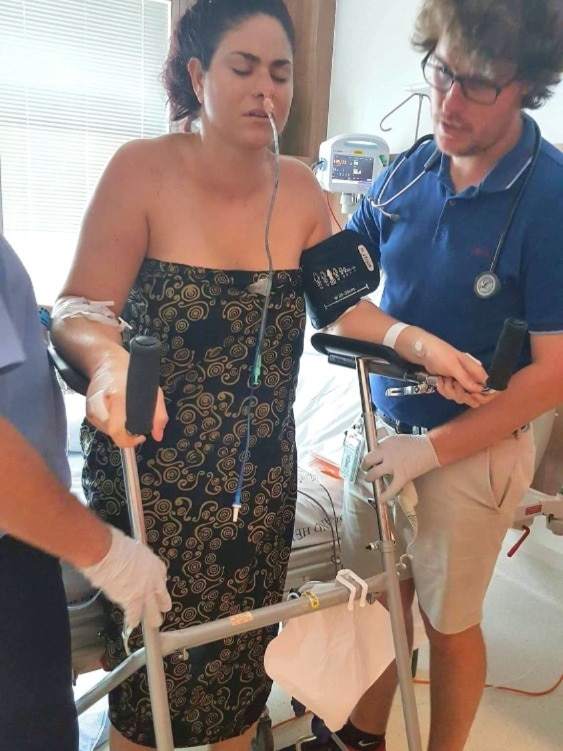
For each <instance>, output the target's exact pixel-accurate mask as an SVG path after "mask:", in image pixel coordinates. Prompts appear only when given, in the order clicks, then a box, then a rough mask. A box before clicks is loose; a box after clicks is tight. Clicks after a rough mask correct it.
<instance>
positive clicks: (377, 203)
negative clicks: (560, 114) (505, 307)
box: [368, 122, 542, 298]
mask: <svg viewBox="0 0 563 751" xmlns="http://www.w3.org/2000/svg"><path fill="white" fill-rule="evenodd" d="M534 131H535V142H534V151H533V154H532V157H531V158H530V161H529V163H528V164H527V165H526V166H525V167H524V169H525V170H527V171H526V177H525V178H524V182H523V183H522V185H521V187H520V190H519V191H518V195H517V196H516V198H515V200H514V202H513V204H512V206H511V208H510V212H509V214H508V217H507V220H506V222H505V224H504V227H503V230H502V232H501V235H500V238H499V241H498V243H497V247H496V249H495V252H494V255H493V259H492V261H491V265H490V267H489V270H488V272H482V274H480V275H479V276H488V277H489V278H490V281H491V282H492V284H493V285H495V286H494V287H493V291H492V292H489V293H488V294H486V295H485V294H482V295H481V294H479V292H478V291H476V294H477V296H478V297H483V298H485V297H491V296H492V294H495V293H496V292H498V290H499V289H500V281H499V280H498V277H497V276H496V269H497V267H498V263H499V260H500V256H501V253H502V250H503V248H504V246H505V244H506V239H507V237H508V233H509V232H510V229H511V227H512V223H513V221H514V217H515V215H516V211H517V209H518V206H519V205H520V202H521V200H522V197H523V195H524V193H525V191H526V188H527V187H528V183H529V182H530V178H531V177H532V174H533V172H534V169H535V166H536V164H537V161H538V157H539V154H540V150H541V144H542V137H541V133H540V129H539V127H538V125H537V123H536V122H534ZM433 138H434V136H433V135H432V134H427V135H425V136H422V137H421V138H419V139H418V140H417V141H416V142H415V143H414V144H413V145H412V146H411V147H410V149H409V150H408V151H407V152H405V154H404V155H403V156H402V157H401V159H399V162H398V163H397V165H396V166H395V167H394V168H393V169H392V170H391V172H390V173H389V175H388V177H387V178H386V180H385V181H384V183H383V185H382V186H381V190H380V191H379V193H378V195H377V198H376V199H375V200H374V199H373V198H368V200H369V203H370V205H371V206H372V207H373V208H374V209H377V210H378V211H380V212H381V213H382V214H383V215H384V216H387V217H388V218H390V219H392V220H393V221H397V220H398V219H399V215H398V214H390V213H388V212H386V211H384V209H385V207H386V206H388V205H389V204H390V203H392V202H393V201H395V200H396V199H397V198H399V197H400V196H402V195H403V194H404V193H406V192H407V191H408V190H410V188H412V186H413V185H415V184H416V183H417V182H418V181H419V180H420V179H421V178H423V177H424V175H426V174H427V172H428V171H429V170H430V168H431V167H432V166H433V165H434V164H435V163H436V160H437V159H438V158H439V157H440V155H441V152H440V150H439V149H435V151H434V152H433V153H432V154H431V155H430V157H429V158H428V159H427V160H426V162H425V163H424V165H423V167H422V171H421V172H420V173H419V174H418V175H417V176H416V177H414V178H413V179H412V180H411V181H410V182H409V183H408V184H407V185H405V186H404V187H403V188H401V189H400V190H399V191H397V192H396V193H394V194H393V195H392V196H391V197H390V198H387V199H386V200H383V195H384V193H385V191H386V189H387V186H388V185H389V183H390V182H391V180H392V179H393V177H394V176H395V175H396V174H397V172H398V170H399V169H400V168H401V166H402V165H403V164H404V163H405V162H406V160H407V159H408V158H409V157H410V156H411V155H412V154H413V153H414V152H415V151H416V150H417V149H418V147H419V146H420V145H421V144H423V143H425V142H426V141H430V140H432V139H433ZM479 276H478V278H479ZM476 282H477V280H476Z"/></svg>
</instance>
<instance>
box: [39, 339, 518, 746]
mask: <svg viewBox="0 0 563 751" xmlns="http://www.w3.org/2000/svg"><path fill="white" fill-rule="evenodd" d="M501 340H502V337H501ZM312 344H313V346H314V347H315V349H317V350H318V351H319V352H321V353H322V354H325V355H327V356H328V360H329V362H332V363H335V364H338V365H343V366H346V367H353V368H355V369H356V371H357V375H358V383H359V389H360V397H361V404H362V413H363V418H364V424H365V432H366V442H367V448H368V451H372V450H373V449H374V448H376V447H377V431H376V421H375V412H374V408H373V405H372V401H371V392H370V385H369V376H370V374H372V373H373V374H378V375H383V376H386V377H388V378H393V379H397V380H399V381H402V382H403V388H402V389H393V390H392V391H393V392H395V393H397V392H402V393H424V392H428V391H432V390H433V389H434V383H435V381H433V379H432V376H429V374H428V373H426V372H425V371H424V370H422V369H420V368H415V366H413V365H412V364H410V363H407V362H406V361H403V360H402V359H401V358H400V357H398V355H396V353H395V352H394V351H393V350H391V349H389V348H388V347H384V346H382V345H375V344H370V343H368V342H364V341H359V340H355V339H348V338H344V337H339V336H333V335H330V334H315V335H314V336H313V337H312ZM499 344H500V342H499ZM520 344H521V339H520ZM515 346H516V345H515ZM498 349H499V347H497V350H498ZM505 349H506V348H505ZM513 349H514V348H513ZM517 349H518V352H519V350H520V346H518V347H517ZM518 352H517V353H516V356H513V355H512V357H513V359H514V360H515V357H517V354H518ZM50 355H51V359H52V360H53V362H54V364H55V366H56V368H57V370H58V371H59V373H60V375H61V377H62V378H63V380H65V382H66V383H67V384H68V385H69V386H70V387H71V388H72V389H73V390H75V391H78V392H79V393H82V394H85V393H86V388H87V383H86V381H85V379H84V377H83V376H82V375H81V374H79V373H77V372H76V371H74V370H73V368H72V367H71V366H69V365H68V363H66V362H64V361H63V360H62V358H61V357H60V355H59V354H58V353H57V352H56V351H55V350H53V348H52V347H51V348H50ZM507 357H509V356H508V354H507V352H506V351H504V352H503V363H504V364H505V363H506V360H507ZM509 359H510V357H509ZM159 360H160V342H158V340H156V339H154V338H153V337H136V338H135V339H133V340H132V342H131V364H130V368H129V375H128V381H127V416H128V417H127V429H128V430H129V431H130V432H131V433H132V434H138V435H141V434H147V433H149V432H150V430H151V427H152V415H153V412H154V405H155V400H156V392H157V389H158V370H159ZM507 367H508V369H511V368H510V366H507ZM491 379H492V376H491ZM491 379H490V380H491ZM405 383H406V384H408V385H406V386H405V385H404V384H405ZM121 457H122V463H123V470H124V476H125V483H126V490H127V502H128V505H129V513H130V517H131V521H132V527H133V531H134V535H135V538H136V539H138V540H140V541H141V542H143V543H145V544H146V535H145V526H144V516H143V509H142V501H141V493H140V488H139V478H138V474H137V464H136V456H135V449H133V448H130V449H122V451H121ZM383 488H384V485H383V481H382V480H378V481H376V482H375V483H374V485H373V491H374V493H373V495H374V497H373V500H371V501H370V502H371V505H372V506H373V507H374V510H375V513H376V514H377V522H378V526H379V531H380V538H381V539H380V541H377V542H374V543H373V545H372V546H370V547H373V549H377V550H379V552H380V553H381V557H382V562H383V573H382V574H379V575H377V576H373V577H370V578H368V579H367V580H366V584H367V591H368V592H369V593H370V594H371V595H373V596H380V595H381V594H383V593H384V592H386V594H387V602H388V610H389V617H390V622H391V630H392V635H393V643H394V650H395V660H396V665H397V674H398V680H399V687H400V692H401V699H402V705H403V714H404V722H405V731H406V736H407V744H408V749H409V751H422V744H421V736H420V726H419V721H418V713H417V708H416V701H415V696H414V685H413V681H412V672H411V655H410V648H409V644H408V639H407V633H406V628H405V620H404V614H403V607H402V602H401V594H400V587H399V578H398V574H397V565H396V560H395V540H394V536H393V531H392V527H391V521H390V516H389V509H388V506H387V504H385V503H380V501H379V497H380V495H381V492H382V491H383ZM364 590H365V588H364ZM361 594H362V588H361V587H359V588H358V589H357V591H356V594H355V597H356V598H359V597H360V596H361ZM349 597H350V592H349V590H348V588H346V587H343V586H342V585H341V584H339V583H337V582H336V581H335V582H334V584H333V585H332V586H330V585H329V586H327V588H326V591H324V592H323V593H322V594H319V595H318V596H316V597H315V598H314V601H313V600H312V599H311V598H308V597H299V598H293V599H290V600H287V601H285V602H282V603H279V604H277V605H270V606H266V607H262V608H257V609H255V610H251V611H244V612H242V613H239V614H237V615H235V616H231V617H227V618H222V619H219V620H216V621H212V622H210V623H206V624H201V625H196V626H190V627H189V628H185V629H181V630H178V631H173V632H172V631H168V632H162V633H160V632H159V631H158V629H149V628H147V627H146V626H145V624H143V637H144V644H145V646H144V647H143V648H141V649H139V650H137V651H135V652H134V653H133V654H131V655H129V657H127V658H126V659H125V661H124V662H122V663H121V664H120V665H119V666H118V667H117V668H115V669H114V670H113V671H112V672H111V673H109V674H108V675H107V676H105V677H104V678H103V679H102V680H101V681H100V682H99V683H98V684H97V685H95V686H94V687H92V688H91V689H90V690H89V691H88V692H87V693H86V694H85V695H84V696H82V697H81V698H80V699H79V700H78V701H77V711H78V713H79V714H81V713H83V712H85V711H86V710H87V709H88V708H90V707H91V706H93V705H94V704H95V703H96V702H97V701H98V700H99V699H101V698H102V697H103V696H105V695H106V694H107V693H108V692H109V691H111V690H112V689H113V688H115V687H116V686H118V685H119V684H120V683H121V682H122V681H123V680H125V679H126V678H127V677H129V676H130V675H132V674H133V673H134V672H135V671H136V670H138V669H139V668H141V667H143V666H144V665H146V666H147V673H148V679H149V691H150V698H151V705H152V712H153V723H154V730H155V737H156V744H157V750H158V751H174V744H173V740H172V730H171V721H170V713H169V707H168V699H167V692H166V683H165V676H164V667H163V662H162V660H163V658H164V657H165V656H167V655H170V654H172V653H174V652H177V651H180V652H181V653H182V654H183V656H184V658H185V659H189V650H190V649H191V648H194V647H197V646H200V645H202V644H206V643H208V642H212V641H216V640H220V639H225V638H227V637H231V636H234V635H235V634H239V633H244V632H247V631H252V630H254V629H258V628H263V627H265V626H268V625H271V624H275V623H280V622H282V621H286V620H288V619H290V618H295V617H298V616H302V615H306V614H309V613H312V612H313V611H316V610H319V609H324V608H328V607H333V606H334V605H338V604H341V603H344V602H347V601H348V600H349Z"/></svg>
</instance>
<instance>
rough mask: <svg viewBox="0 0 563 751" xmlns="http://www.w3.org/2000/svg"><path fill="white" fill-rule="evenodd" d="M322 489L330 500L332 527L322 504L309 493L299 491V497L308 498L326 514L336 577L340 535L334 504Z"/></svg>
mask: <svg viewBox="0 0 563 751" xmlns="http://www.w3.org/2000/svg"><path fill="white" fill-rule="evenodd" d="M321 487H322V486H321ZM323 489H324V490H325V491H326V493H327V495H328V497H329V500H330V504H331V506H332V510H333V515H334V527H333V525H332V521H331V518H330V515H329V514H328V513H327V510H326V508H325V507H324V506H323V504H322V503H321V502H320V501H319V500H317V499H316V498H314V497H313V496H312V495H309V493H304V492H303V491H302V490H299V495H302V496H303V497H304V498H308V499H309V500H310V501H312V502H313V503H315V504H316V505H317V506H318V507H319V508H320V510H321V511H322V512H323V514H326V520H327V522H328V526H329V527H330V534H331V537H332V553H333V560H332V563H333V564H334V573H335V575H336V574H337V573H338V562H339V560H340V556H339V552H340V550H341V545H340V535H339V534H338V517H337V516H336V509H335V508H334V503H333V502H332V498H331V497H330V493H329V492H328V490H326V488H323Z"/></svg>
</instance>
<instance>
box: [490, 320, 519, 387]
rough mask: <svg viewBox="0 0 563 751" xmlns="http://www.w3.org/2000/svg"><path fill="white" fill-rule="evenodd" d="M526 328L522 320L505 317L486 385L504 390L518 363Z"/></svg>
mask: <svg viewBox="0 0 563 751" xmlns="http://www.w3.org/2000/svg"><path fill="white" fill-rule="evenodd" d="M527 330H528V327H527V325H526V324H525V323H524V321H519V320H518V319H517V318H507V319H506V321H505V322H504V326H503V327H502V332H501V335H500V337H499V340H498V342H497V346H496V349H495V352H494V355H493V359H492V360H491V367H490V368H489V379H488V381H487V387H488V388H490V389H495V390H496V391H504V390H505V389H506V387H507V386H508V382H509V381H510V378H511V377H512V374H513V373H514V371H515V369H516V365H517V364H518V358H519V357H520V352H521V351H522V345H523V343H524V337H525V336H526V332H527Z"/></svg>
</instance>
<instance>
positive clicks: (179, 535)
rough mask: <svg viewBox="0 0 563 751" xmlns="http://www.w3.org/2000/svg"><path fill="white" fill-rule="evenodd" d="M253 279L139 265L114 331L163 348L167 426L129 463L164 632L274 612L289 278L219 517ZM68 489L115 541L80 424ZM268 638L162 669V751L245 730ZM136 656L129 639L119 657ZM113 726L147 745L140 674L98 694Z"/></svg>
mask: <svg viewBox="0 0 563 751" xmlns="http://www.w3.org/2000/svg"><path fill="white" fill-rule="evenodd" d="M264 278H265V274H262V273H260V272H249V271H218V270H214V269H202V268H194V267H190V266H185V265H181V264H174V263H168V262H163V261H156V260H151V259H148V260H145V262H144V263H143V266H142V268H141V270H140V273H139V275H138V278H137V280H136V282H135V285H134V288H133V290H132V292H131V294H130V296H129V300H128V302H127V306H126V308H125V311H124V314H123V317H124V319H125V320H126V321H128V322H129V323H130V324H131V325H132V327H133V331H132V335H136V334H147V335H154V336H157V337H158V338H159V339H160V340H161V341H162V344H163V353H162V360H161V365H162V368H161V385H162V388H163V391H164V395H165V400H166V407H167V410H168V415H169V418H170V420H169V423H168V425H167V427H166V430H165V433H164V439H163V441H162V442H161V443H157V442H155V441H153V440H152V439H151V438H150V437H149V438H148V439H147V441H146V442H145V443H144V444H143V445H142V446H141V447H138V449H137V462H138V469H139V478H140V483H141V495H142V500H143V507H144V513H145V526H146V531H147V538H148V543H149V545H150V546H151V547H152V549H153V550H154V551H155V553H157V554H158V555H159V556H160V557H161V558H162V559H163V560H164V561H165V562H166V564H167V566H168V575H169V589H170V593H171V596H172V601H173V607H172V610H171V611H170V612H169V613H168V614H167V616H166V620H165V623H164V625H163V629H164V630H171V629H172V630H175V629H179V628H185V627H187V626H193V625H196V624H201V623H206V622H208V621H211V620H215V619H217V618H224V617H227V616H233V615H236V614H238V613H240V612H242V611H245V610H250V609H254V608H258V607H262V606H265V605H271V604H274V603H277V602H279V601H280V600H281V598H282V595H283V588H284V581H285V575H286V570H287V564H288V559H289V553H290V547H291V540H292V534H293V522H294V513H295V503H296V494H297V478H296V475H297V460H296V452H295V426H294V419H293V402H294V398H295V387H296V382H297V373H298V364H299V358H300V356H301V353H302V350H303V333H304V327H305V308H304V301H303V291H302V286H301V274H300V272H299V270H297V269H296V270H289V271H276V272H274V276H273V284H272V292H271V297H270V303H269V306H268V317H267V325H266V332H265V340H264V345H263V349H262V374H261V378H260V383H259V385H258V386H257V387H256V389H255V391H254V396H253V399H252V401H253V404H252V418H251V431H250V445H249V451H248V456H247V457H246V458H245V461H244V478H243V491H242V506H241V510H240V515H239V520H238V522H237V523H236V524H235V523H234V522H233V517H232V509H231V506H232V502H233V498H234V493H235V490H236V487H237V483H238V478H239V473H240V472H241V469H242V465H243V453H244V448H245V442H246V427H247V414H248V409H249V407H250V404H249V398H250V374H251V370H252V365H253V363H254V356H255V351H256V345H257V338H258V332H259V328H260V320H261V315H262V309H263V306H264V302H265V297H264V295H263V294H261V292H260V290H261V289H262V288H263V286H264V285H263V283H261V280H263V279H264ZM82 443H83V450H84V455H85V467H84V475H83V484H84V490H85V493H86V497H87V499H88V501H89V504H90V505H91V506H92V507H93V508H94V509H95V510H96V512H97V513H98V514H99V515H100V516H101V517H102V518H103V519H105V520H106V521H108V522H110V523H111V524H114V525H116V526H118V527H120V528H121V529H124V530H126V531H129V529H130V527H129V519H128V512H127V508H126V498H125V490H124V482H123V473H122V469H121V461H120V453H119V450H118V449H116V448H115V447H114V446H113V444H112V442H111V441H110V440H109V439H108V438H107V436H105V435H104V434H103V433H101V432H100V431H97V430H95V429H94V428H93V427H92V426H91V425H90V424H89V423H87V422H86V423H85V424H84V426H83V430H82ZM106 611H107V619H106V621H107V622H106V626H105V639H106V644H107V649H106V661H107V665H108V667H109V668H113V667H115V666H116V665H117V664H119V663H120V662H121V661H122V660H123V659H124V658H125V652H124V648H123V642H122V637H121V628H122V614H121V611H120V610H119V609H117V608H116V607H114V606H112V605H111V604H110V603H107V606H106ZM276 633H277V626H273V627H270V628H265V629H260V630H256V631H251V632H249V633H246V634H241V635H239V636H234V637H232V638H228V639H225V640H224V641H220V642H215V643H212V644H209V645H204V646H202V647H197V648H194V649H191V650H190V653H189V656H188V658H187V659H185V655H181V654H178V653H176V654H173V655H171V656H170V657H169V658H166V661H165V662H166V680H167V686H168V695H169V703H170V710H171V716H172V725H173V733H174V742H175V745H176V746H182V747H184V746H197V745H203V744H207V743H216V742H218V741H221V740H225V739H227V738H230V737H233V736H236V735H240V734H241V733H243V732H244V731H245V730H246V729H248V728H249V727H250V725H251V724H252V723H254V722H255V721H256V720H257V719H258V717H259V716H260V713H261V712H262V710H263V708H264V706H265V704H266V700H267V698H268V695H269V692H270V688H271V681H270V679H269V678H268V677H267V675H266V674H265V672H264V666H263V657H264V652H265V649H266V647H267V645H268V643H269V642H270V641H271V639H272V638H273V637H274V636H275V635H276ZM141 644H142V635H141V633H140V629H137V630H136V631H135V632H134V634H133V636H132V638H131V639H130V645H131V648H132V649H137V648H138V647H139V646H141ZM110 717H111V721H112V723H113V724H114V726H115V727H116V728H117V729H118V730H119V732H121V733H122V734H123V735H124V736H125V737H127V738H129V739H130V740H132V741H133V742H135V743H139V744H141V745H146V746H155V738H154V733H153V727H152V715H151V708H150V701H149V694H148V685H147V677H146V672H145V670H144V669H143V670H140V671H138V672H137V673H135V674H134V675H133V676H131V678H129V679H127V680H126V681H124V683H122V684H121V686H119V687H118V688H117V689H115V690H114V691H112V692H111V694H110Z"/></svg>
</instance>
